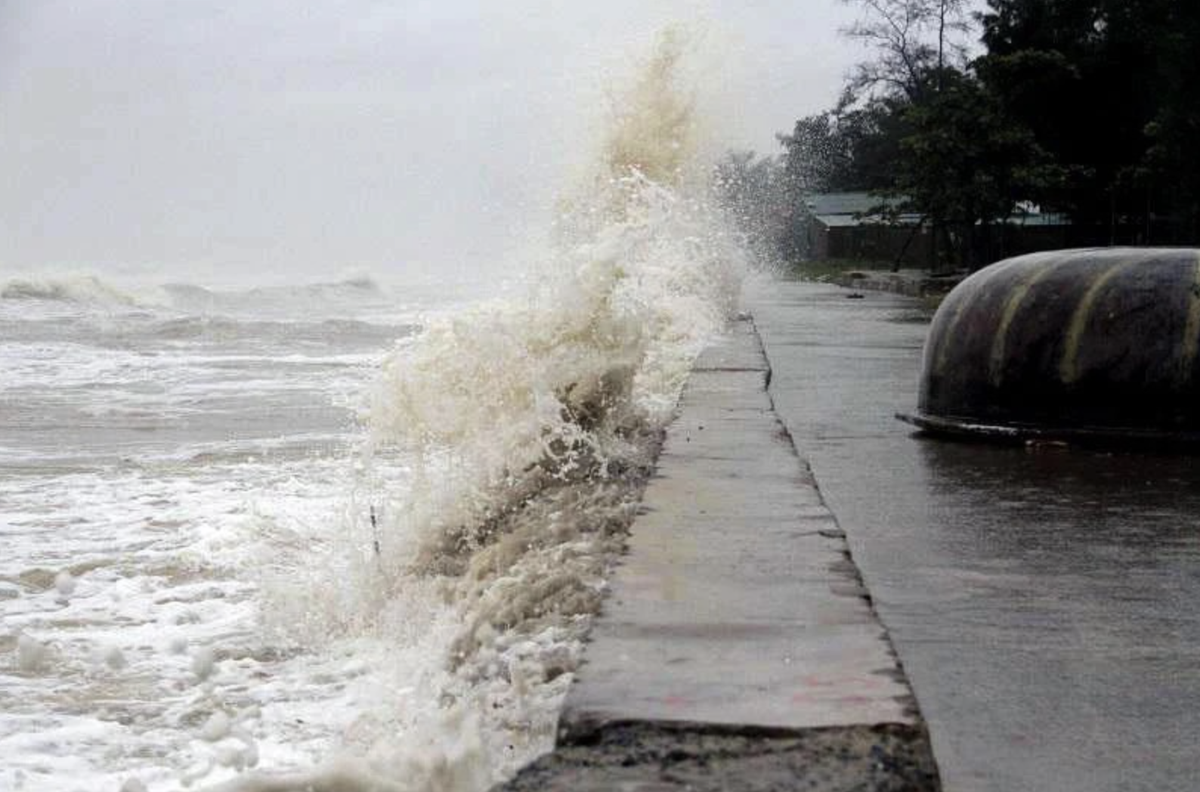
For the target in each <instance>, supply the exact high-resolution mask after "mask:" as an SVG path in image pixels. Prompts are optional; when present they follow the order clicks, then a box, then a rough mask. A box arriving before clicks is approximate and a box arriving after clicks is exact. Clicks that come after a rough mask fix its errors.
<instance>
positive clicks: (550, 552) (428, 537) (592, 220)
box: [222, 34, 744, 792]
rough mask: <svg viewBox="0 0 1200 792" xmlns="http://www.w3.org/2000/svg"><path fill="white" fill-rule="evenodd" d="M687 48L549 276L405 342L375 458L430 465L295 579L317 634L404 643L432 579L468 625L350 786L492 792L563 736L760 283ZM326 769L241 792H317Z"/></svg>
mask: <svg viewBox="0 0 1200 792" xmlns="http://www.w3.org/2000/svg"><path fill="white" fill-rule="evenodd" d="M683 55H684V41H683V39H682V38H681V37H679V36H677V35H674V34H668V35H666V36H664V37H663V38H662V39H661V41H660V43H659V46H658V48H657V50H656V52H655V55H654V56H653V58H652V59H651V60H650V61H649V63H648V64H646V67H645V68H644V70H643V71H642V74H641V76H640V78H639V79H638V81H637V82H636V84H635V85H634V87H633V89H632V91H631V92H630V94H629V96H628V99H627V101H626V103H625V104H624V105H623V107H622V111H621V112H620V114H619V117H618V118H617V119H616V124H615V125H614V128H613V130H612V132H611V133H610V135H609V136H608V137H607V139H606V140H605V143H604V146H603V149H602V152H601V156H600V158H599V164H598V166H597V168H596V171H595V175H594V177H592V178H591V179H590V180H589V181H588V183H587V184H586V185H585V186H584V187H583V188H581V189H580V190H578V191H577V192H576V194H575V195H574V196H573V198H572V199H571V200H569V201H565V202H564V204H563V216H562V217H561V218H560V221H559V223H558V227H557V229H556V231H557V234H556V241H555V243H553V244H552V245H551V246H550V248H549V249H548V250H547V251H546V253H545V257H544V261H542V262H541V266H540V267H539V268H538V272H537V274H538V276H539V277H538V279H537V281H536V285H535V286H534V287H533V288H531V289H530V290H529V292H528V293H527V294H525V295H524V296H523V297H521V298H519V299H509V300H503V301H500V300H497V301H494V302H491V303H486V304H482V305H478V306H475V307H473V308H471V309H468V310H464V311H460V312H457V313H452V314H449V315H444V316H441V317H438V318H435V319H433V320H431V321H430V322H429V323H428V324H427V326H426V327H425V329H424V330H423V331H422V332H421V333H419V334H418V335H416V336H414V337H412V338H408V339H405V340H403V341H401V342H400V343H399V344H398V345H397V347H396V348H395V349H394V350H393V351H392V352H391V353H390V355H389V356H388V358H387V360H386V362H385V363H384V365H383V369H382V372H381V375H380V377H379V381H378V383H377V385H376V387H375V389H374V392H373V394H372V399H371V405H370V409H369V413H368V415H367V425H368V440H367V445H366V450H365V457H366V461H367V465H368V467H369V466H370V461H371V459H372V458H382V457H386V458H387V459H393V460H394V459H402V460H405V462H406V464H407V465H408V466H409V467H410V468H411V475H409V476H408V477H407V479H406V480H405V481H404V482H403V485H402V486H401V485H391V486H389V484H388V482H387V481H383V482H382V483H381V484H380V485H379V486H378V490H377V491H376V492H374V493H373V495H372V500H373V503H374V505H373V506H372V509H371V510H370V519H369V520H368V519H366V512H367V510H366V509H365V508H364V509H362V510H361V511H362V512H363V514H362V516H361V517H359V518H358V519H357V520H356V521H355V522H354V523H353V525H351V526H348V532H347V533H348V535H347V536H346V537H345V540H346V545H345V546H344V547H343V551H344V555H342V556H341V557H339V558H323V559H321V560H320V561H318V562H315V563H316V565H318V566H320V567H321V568H322V569H326V570H329V572H328V574H327V575H326V576H325V577H321V576H320V575H319V574H318V575H317V580H318V582H317V583H315V584H311V583H310V584H309V585H308V586H307V587H297V586H294V585H292V586H288V585H286V584H282V585H281V587H280V590H279V591H280V593H279V594H278V595H277V596H276V598H275V601H274V602H273V603H271V605H270V609H269V611H268V613H269V614H273V618H274V620H275V621H276V622H278V623H280V624H286V625H289V627H290V628H291V629H293V630H294V629H297V628H296V625H301V627H300V629H302V630H303V631H304V633H303V634H302V635H299V636H296V638H297V640H300V641H301V642H302V643H309V642H313V641H319V640H322V639H328V637H329V636H331V635H343V636H345V635H373V636H376V637H380V636H383V637H386V636H387V635H389V630H396V633H395V635H396V637H395V640H396V641H397V642H400V641H403V640H405V639H404V630H403V629H400V628H398V627H396V622H397V620H400V621H403V619H404V618H405V617H404V614H405V612H406V609H408V608H410V607H411V606H410V604H409V601H408V599H406V598H411V597H412V595H413V592H414V591H425V590H427V589H428V587H430V586H432V587H433V588H434V590H436V591H437V592H438V593H439V595H440V597H441V598H442V599H443V600H444V602H445V603H447V607H449V608H450V609H451V610H452V611H453V612H454V613H455V614H456V615H457V623H458V624H459V625H460V626H459V627H458V629H457V631H456V632H454V633H453V634H450V635H448V636H447V638H446V640H445V641H444V642H443V644H442V645H441V651H442V652H444V655H443V668H444V672H443V676H441V677H439V682H438V685H439V686H440V688H439V691H438V692H435V693H434V694H432V696H431V698H432V700H433V701H434V702H437V704H436V708H435V711H434V712H433V713H432V714H430V713H428V712H425V713H418V714H413V713H412V712H411V711H407V712H406V713H405V714H403V715H398V716H397V718H398V721H399V722H398V724H396V725H392V726H389V727H388V728H385V729H382V730H381V734H380V736H379V738H378V740H377V741H376V742H372V743H370V744H369V745H360V746H357V748H356V749H355V752H356V753H357V754H358V755H359V756H360V757H361V760H362V761H361V762H360V763H358V764H353V765H351V766H352V767H353V768H354V771H353V772H352V773H348V772H347V771H345V767H346V765H342V764H337V765H333V766H331V767H336V768H340V769H338V770H337V771H336V774H338V776H339V779H340V780H339V783H340V784H342V785H343V786H339V787H338V788H339V789H341V788H345V789H348V790H358V789H369V788H373V787H371V786H370V779H376V778H388V779H392V780H394V781H395V783H397V784H398V786H397V788H403V789H413V790H417V789H446V790H450V789H455V790H477V789H482V788H486V787H487V786H488V785H490V784H491V783H494V782H495V781H496V780H497V779H498V778H501V777H504V776H505V775H506V774H508V773H510V772H512V771H513V770H515V769H516V767H518V766H519V765H521V764H523V763H524V762H525V761H528V760H529V759H531V758H532V757H533V756H535V755H537V754H538V753H540V752H542V751H544V750H546V749H547V748H549V747H550V745H551V744H552V742H553V734H554V723H555V721H556V717H557V710H558V706H559V704H560V702H561V697H562V695H563V694H564V693H565V691H566V685H567V683H568V682H569V680H570V677H571V672H573V671H574V670H575V668H576V666H577V663H578V659H579V653H580V647H581V642H582V640H583V637H584V635H585V632H586V630H587V627H588V624H589V619H590V617H591V616H592V615H593V614H594V613H596V612H597V609H598V607H599V603H600V601H601V597H602V594H603V590H604V586H605V578H606V576H607V572H608V569H609V567H610V566H611V564H612V563H613V561H614V558H615V556H616V554H617V553H619V552H620V550H621V549H622V547H623V546H624V541H625V536H626V533H627V530H628V527H629V525H630V523H631V522H632V519H633V516H634V514H635V512H636V509H637V503H638V501H639V499H640V496H641V492H642V489H643V487H644V484H645V482H646V480H647V478H648V476H649V474H650V472H651V469H652V465H653V462H654V458H655V456H656V453H657V450H658V446H659V442H660V440H661V436H662V431H663V429H664V427H665V425H666V423H667V422H668V421H669V419H670V417H671V414H672V412H673V410H674V406H675V404H676V401H677V398H678V394H679V391H680V389H681V388H682V386H683V383H684V381H685V379H686V377H687V374H688V371H689V370H690V367H691V364H692V362H693V360H694V358H695V356H696V355H697V354H698V353H699V352H700V350H701V349H702V348H703V347H704V346H706V345H707V343H709V342H710V341H711V340H712V339H713V338H714V337H715V336H717V335H718V334H719V333H721V332H722V330H723V328H724V326H725V323H726V322H727V320H728V318H729V316H730V314H731V313H732V311H733V310H734V308H735V305H736V301H737V295H738V291H739V286H740V277H741V270H742V267H743V264H744V258H743V255H742V252H741V250H740V249H739V248H738V247H737V246H736V244H735V243H734V241H733V240H734V238H733V236H732V235H730V234H728V233H726V232H725V231H724V228H725V225H724V223H723V222H722V218H721V216H720V215H719V213H718V212H717V211H716V210H715V209H713V208H711V207H712V206H713V205H714V202H712V201H710V200H709V196H708V195H707V190H706V185H707V178H706V177H707V172H706V171H705V169H704V168H703V166H702V164H700V163H697V162H696V159H695V157H694V156H693V153H694V151H695V148H696V146H695V145H694V144H695V137H696V134H697V127H696V119H695V118H694V116H693V113H692V107H691V103H690V102H689V101H688V99H687V98H686V97H684V96H682V95H681V94H680V92H679V87H678V84H677V83H678V72H679V69H680V65H681V59H682V58H683ZM376 506H377V507H378V508H376ZM398 706H399V705H398ZM412 718H424V719H425V721H424V722H423V723H422V724H420V726H419V728H416V727H414V724H413V723H412V722H411V719H412ZM406 719H408V720H406ZM398 733H407V734H410V735H411V734H418V733H419V734H439V735H443V739H442V740H441V742H435V743H433V744H431V743H430V742H427V741H424V740H422V741H420V744H418V745H405V744H403V741H397V738H396V735H397V734H398ZM338 761H339V762H340V761H342V760H338ZM321 772H324V771H320V772H318V773H316V774H314V775H302V776H300V777H296V778H295V779H293V780H289V781H288V782H286V783H284V782H279V783H282V784H283V785H282V786H267V784H271V783H275V781H278V779H275V781H272V780H270V779H269V777H266V776H248V777H246V778H245V779H244V780H243V783H242V784H241V785H236V784H235V785H231V786H230V787H228V789H231V790H233V789H236V790H240V791H241V792H245V791H246V790H254V789H265V788H271V789H304V788H308V787H306V786H304V784H305V783H307V784H309V785H310V786H311V785H313V784H314V783H317V782H318V781H320V780H321V779H323V778H324V777H325V776H323V775H321ZM222 789H223V790H224V789H226V787H222Z"/></svg>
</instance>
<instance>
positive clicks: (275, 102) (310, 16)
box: [0, 0, 858, 282]
mask: <svg viewBox="0 0 1200 792" xmlns="http://www.w3.org/2000/svg"><path fill="white" fill-rule="evenodd" d="M697 9H699V10H697ZM691 17H700V18H703V19H705V20H706V21H705V22H704V23H702V27H704V28H706V29H708V30H709V31H710V38H711V39H713V40H714V41H718V42H720V45H719V46H717V47H716V51H717V52H718V55H717V56H716V58H717V60H718V61H720V60H721V59H724V62H723V63H718V64H717V65H716V66H714V67H713V69H712V70H711V73H710V76H711V77H712V79H713V80H714V81H716V82H721V81H724V82H726V83H727V84H726V85H724V86H723V89H724V94H723V96H722V99H721V102H722V103H723V105H724V107H723V108H722V112H721V113H719V114H718V115H720V116H722V124H721V126H720V131H721V132H723V133H724V134H726V135H727V136H728V142H729V144H730V145H736V146H739V147H750V146H752V147H756V148H758V149H760V150H763V149H770V148H773V134H774V133H775V132H777V131H784V130H786V129H787V128H788V127H789V126H790V125H791V122H792V121H793V120H794V119H795V118H796V117H797V116H798V115H800V114H803V113H806V112H812V111H814V110H817V109H819V108H821V107H823V106H825V105H827V104H828V103H829V102H830V101H831V100H832V98H833V97H834V95H835V94H836V92H837V89H838V83H839V81H840V78H841V75H842V74H843V73H844V72H845V70H846V69H847V68H848V67H849V64H850V63H851V62H852V60H853V59H854V58H855V57H857V55H858V53H857V51H856V50H855V48H854V47H853V46H852V45H850V44H848V43H847V42H844V41H842V40H840V39H839V38H838V37H837V35H836V29H837V27H838V25H839V24H843V23H844V21H845V20H846V18H847V10H846V9H845V8H844V7H842V6H840V5H839V4H838V3H836V2H835V0H810V1H809V2H795V0H792V2H785V1H783V0H779V1H772V2H749V1H747V2H733V1H732V0H712V2H710V3H707V4H699V3H696V2H682V1H681V2H659V3H646V2H644V0H643V1H642V2H635V0H611V1H610V2H608V3H604V4H601V3H592V2H589V3H568V2H549V1H548V0H529V1H528V2H521V1H519V0H518V1H516V2H508V3H504V2H480V1H479V0H476V1H475V2H468V0H439V1H437V2H433V1H431V0H430V1H427V0H421V1H417V2H382V1H381V0H343V1H342V2H307V3H296V2H285V1H284V0H240V1H235V0H190V1H188V2H183V1H182V0H179V1H169V0H123V1H121V2H118V1H117V0H38V2H28V3H5V4H3V5H0V108H2V109H3V126H2V127H0V173H3V174H4V178H3V180H0V236H2V238H3V240H4V245H3V247H2V248H0V268H4V269H14V270H15V269H21V270H31V269H41V268H47V267H64V266H69V267H76V268H81V269H91V270H96V269H99V270H101V271H105V272H110V273H121V272H125V273H127V274H137V273H141V276H142V277H146V278H149V279H155V278H157V279H164V278H180V277H187V278H189V279H193V280H197V281H202V282H222V281H229V280H231V279H234V278H241V279H246V278H248V279H256V280H278V279H281V278H284V277H291V278H298V279H305V280H308V279H313V278H320V277H329V276H336V275H337V274H339V273H343V272H345V271H348V270H353V269H362V270H368V271H375V272H380V273H382V274H384V276H385V277H392V278H396V279H401V280H403V279H414V278H415V279H421V278H427V277H434V276H438V277H441V276H444V275H445V274H447V273H449V274H451V275H454V274H458V275H461V276H463V277H469V276H470V273H471V272H473V271H475V270H476V269H477V268H488V267H493V266H495V262H496V261H497V260H499V259H500V258H502V257H501V256H500V255H498V253H497V250H498V249H503V248H504V247H505V244H506V241H508V240H510V239H511V234H510V229H512V227H513V226H514V223H516V222H518V221H519V220H520V219H522V218H528V217H530V216H532V215H536V214H537V212H538V210H539V209H542V208H544V207H545V206H547V205H548V203H549V199H550V198H551V197H552V196H553V194H554V191H555V189H556V187H557V185H558V184H559V183H560V182H559V179H560V174H561V173H562V172H563V171H564V169H566V168H567V167H568V166H569V165H570V163H571V161H572V160H573V159H577V158H578V157H580V156H581V151H580V141H581V140H584V139H586V137H587V133H588V130H589V127H588V124H589V123H590V122H591V121H592V120H594V119H595V117H596V116H597V114H598V106H599V105H600V104H602V102H603V93H602V90H601V86H602V85H603V78H602V77H600V76H599V75H601V74H603V73H605V71H608V72H618V71H619V70H620V68H621V65H622V64H623V63H625V62H626V61H628V59H629V57H630V53H632V52H634V51H636V47H637V45H638V44H644V43H645V42H646V41H647V40H648V39H649V37H650V36H651V34H652V32H653V31H654V30H656V29H657V28H658V27H659V26H660V25H661V24H663V23H664V22H666V21H669V20H672V19H679V18H684V19H687V18H691Z"/></svg>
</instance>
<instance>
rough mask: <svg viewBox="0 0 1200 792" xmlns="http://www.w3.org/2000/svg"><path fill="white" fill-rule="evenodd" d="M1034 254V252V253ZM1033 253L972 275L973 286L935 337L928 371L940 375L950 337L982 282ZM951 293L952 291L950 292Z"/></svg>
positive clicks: (980, 287)
mask: <svg viewBox="0 0 1200 792" xmlns="http://www.w3.org/2000/svg"><path fill="white" fill-rule="evenodd" d="M1035 255H1036V254H1035ZM1035 255H1030V256H1025V257H1023V258H1021V259H1013V260H1010V261H1007V262H1003V263H1001V264H993V265H992V266H991V267H988V268H987V269H983V270H980V271H979V272H977V273H975V274H974V275H972V276H971V277H972V278H977V279H978V280H976V282H975V284H974V286H975V287H974V288H973V289H972V290H971V292H970V293H969V294H967V296H966V297H960V298H958V301H957V305H954V306H953V310H954V313H953V315H951V316H950V318H949V320H947V322H946V328H945V330H943V331H941V336H940V338H939V339H937V341H938V343H937V349H936V351H935V352H934V354H933V355H931V357H932V358H933V360H932V361H931V362H932V366H931V367H930V373H932V374H936V375H938V376H940V375H941V373H942V370H943V369H945V368H946V358H947V357H948V356H949V352H950V347H951V346H952V345H951V343H950V339H952V338H953V337H954V336H955V334H956V333H957V331H958V323H959V321H960V320H961V319H962V318H963V316H964V315H965V314H967V313H969V312H970V309H971V308H972V307H973V306H974V305H975V301H976V300H978V299H979V298H980V296H981V295H982V294H983V293H984V291H985V289H984V288H983V285H984V284H987V283H991V282H992V281H993V280H995V279H996V277H997V276H998V275H1001V274H1003V273H1006V272H1008V271H1009V270H1010V269H1012V268H1013V267H1016V266H1023V265H1024V264H1027V263H1028V262H1027V259H1033V258H1035ZM951 294H953V292H951Z"/></svg>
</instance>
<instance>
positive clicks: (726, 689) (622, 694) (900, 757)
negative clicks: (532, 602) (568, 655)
mask: <svg viewBox="0 0 1200 792" xmlns="http://www.w3.org/2000/svg"><path fill="white" fill-rule="evenodd" d="M769 376H770V371H769V369H768V366H767V361H766V358H765V357H764V356H763V351H762V347H761V344H760V341H759V338H758V336H757V334H756V333H755V332H754V327H753V324H752V323H751V322H749V321H745V320H743V321H740V322H737V323H735V326H734V328H732V330H731V332H730V333H729V334H728V335H727V336H726V337H725V338H724V339H722V341H721V342H720V343H718V344H716V345H715V346H713V347H711V348H709V349H708V350H706V351H705V352H704V354H702V355H701V356H700V358H699V360H698V361H697V362H696V365H695V367H694V368H693V370H692V374H691V377H690V378H689V380H688V383H687V385H686V387H685V388H684V390H683V394H682V396H681V398H680V403H679V409H678V413H677V416H676V419H675V421H674V422H673V423H672V424H671V426H670V427H669V428H668V430H667V433H666V438H665V440H664V443H663V448H662V452H661V454H660V455H659V457H658V462H657V465H656V467H655V474H654V476H653V478H652V479H651V481H650V482H649V484H648V486H647V487H646V492H645V497H644V499H643V501H642V505H641V509H640V511H639V515H638V517H637V519H636V520H635V522H634V524H633V527H632V529H631V536H630V538H629V543H628V548H627V549H628V552H627V554H626V555H625V556H623V557H622V559H621V562H620V564H619V565H618V567H617V568H616V570H615V571H614V573H613V575H612V577H611V579H610V589H609V592H608V595H607V597H606V599H605V602H604V608H603V610H602V612H601V614H600V615H599V616H598V617H597V618H596V620H595V622H594V623H593V625H592V631H591V634H590V636H589V642H588V645H587V647H586V649H585V652H584V660H583V664H582V666H581V667H580V669H579V670H578V672H577V674H576V677H575V680H574V683H573V685H572V687H571V690H570V692H569V693H568V694H567V699H566V702H565V704H564V706H563V710H562V713H561V716H560V719H559V729H558V739H557V744H556V748H555V750H554V751H553V752H552V753H551V754H549V755H547V756H544V757H542V758H541V759H539V760H537V761H536V762H534V763H533V764H532V765H530V766H528V767H526V768H524V769H523V770H522V771H521V773H520V774H518V776H517V777H516V778H514V779H512V780H511V781H510V782H509V783H507V784H506V785H504V787H503V789H504V790H505V791H506V792H523V791H524V790H538V791H539V792H549V791H552V790H562V791H563V792H585V791H586V790H596V792H599V791H600V790H612V789H622V790H626V791H627V792H635V791H638V790H640V791H641V792H652V791H653V792H668V791H669V790H678V791H679V792H685V791H689V792H703V791H704V790H711V791H712V792H718V791H720V792H735V791H739V792H752V791H757V790H783V789H787V790H801V789H804V790H813V792H818V791H819V792H937V790H938V789H939V787H938V782H937V774H936V770H935V769H934V766H933V759H932V754H931V752H930V749H929V740H928V734H927V732H926V730H925V728H924V724H923V723H922V722H921V719H920V715H919V713H918V712H917V711H916V708H915V706H914V703H913V698H912V693H911V690H910V688H909V686H908V683H907V681H906V680H905V679H904V676H903V674H902V673H901V672H900V670H899V668H898V666H897V663H896V658H895V655H894V654H893V652H892V648H891V645H890V644H889V642H888V639H887V635H886V633H885V632H884V630H883V628H882V626H881V625H880V623H879V620H878V618H877V617H876V615H875V613H874V612H873V611H872V609H871V607H870V599H869V597H868V596H867V592H866V590H865V589H864V588H863V586H862V583H861V578H860V577H859V574H858V570H857V568H856V567H855V566H854V563H853V560H852V558H850V556H849V554H848V548H847V545H846V540H845V535H844V533H843V532H842V531H841V530H840V529H839V528H838V525H837V522H836V521H835V520H834V519H833V516H832V515H831V514H830V512H829V510H828V508H826V506H825V504H824V503H823V501H822V499H821V495H820V493H819V492H818V491H817V489H816V486H815V484H814V482H813V479H812V476H811V473H810V472H809V470H808V468H807V466H805V464H804V462H803V460H802V459H800V458H799V457H798V456H797V454H796V450H795V447H794V446H793V444H792V442H791V438H790V437H789V436H788V434H787V432H786V431H784V429H783V425H782V424H781V423H780V420H779V417H778V415H777V414H776V413H775V411H774V409H773V408H772V405H771V400H770V397H769V396H768V394H767V387H766V386H767V382H768V380H769Z"/></svg>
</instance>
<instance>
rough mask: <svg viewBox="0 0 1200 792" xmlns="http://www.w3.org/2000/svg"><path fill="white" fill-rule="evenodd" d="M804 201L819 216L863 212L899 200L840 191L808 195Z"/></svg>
mask: <svg viewBox="0 0 1200 792" xmlns="http://www.w3.org/2000/svg"><path fill="white" fill-rule="evenodd" d="M804 203H805V205H807V206H808V209H809V211H811V212H812V213H813V214H815V215H817V216H818V217H821V216H826V215H856V214H864V213H866V212H870V211H871V210H872V209H877V208H879V207H880V206H881V205H882V206H892V205H894V204H896V203H899V201H897V200H896V199H894V198H880V197H879V196H877V195H871V194H870V193H865V192H840V193H819V194H816V195H810V196H808V197H807V198H806V199H805V201H804Z"/></svg>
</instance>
